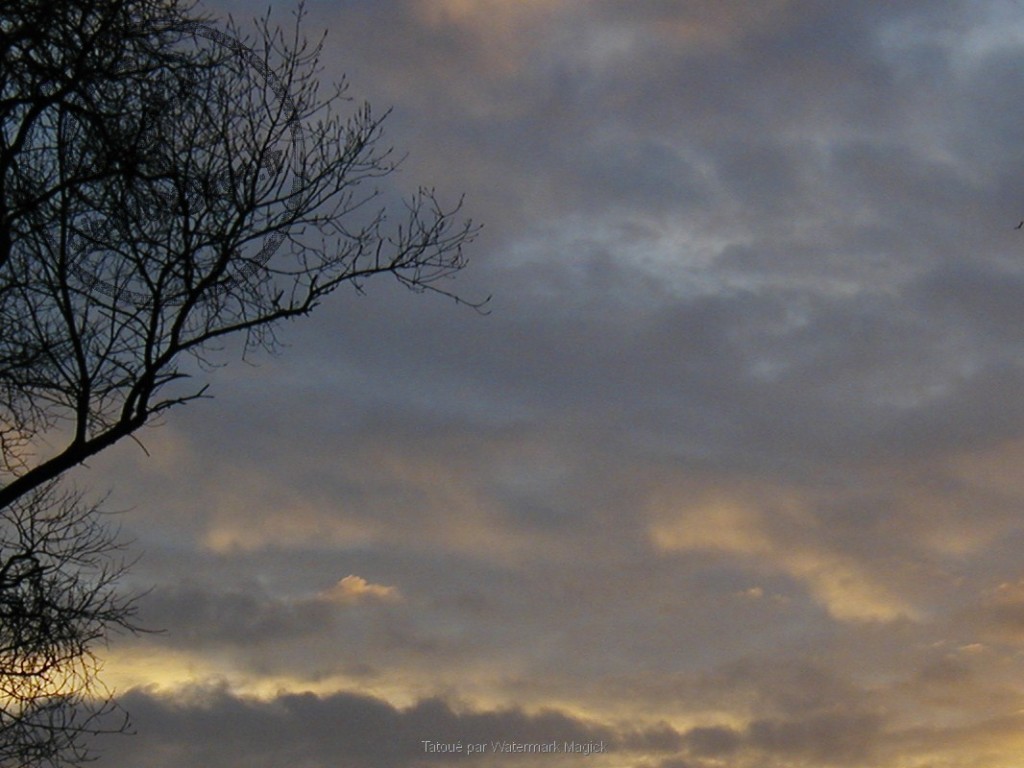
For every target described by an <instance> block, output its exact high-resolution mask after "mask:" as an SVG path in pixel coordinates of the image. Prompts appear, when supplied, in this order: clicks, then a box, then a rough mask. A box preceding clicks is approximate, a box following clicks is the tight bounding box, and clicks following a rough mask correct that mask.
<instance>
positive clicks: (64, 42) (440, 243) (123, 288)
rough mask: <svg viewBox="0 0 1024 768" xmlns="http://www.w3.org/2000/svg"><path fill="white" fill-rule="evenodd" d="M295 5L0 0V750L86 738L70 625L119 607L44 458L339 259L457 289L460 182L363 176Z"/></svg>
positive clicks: (86, 672) (149, 396)
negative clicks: (443, 192)
mask: <svg viewBox="0 0 1024 768" xmlns="http://www.w3.org/2000/svg"><path fill="white" fill-rule="evenodd" d="M301 26H302V11H301V6H300V8H299V9H298V11H297V12H296V18H295V24H294V29H293V30H292V31H291V32H289V34H288V35H287V36H286V35H285V34H284V33H283V32H281V31H280V30H279V29H278V28H277V27H274V26H272V24H271V22H270V18H269V15H268V16H267V17H264V18H263V19H259V20H257V21H256V24H255V27H254V29H255V32H254V34H253V35H252V36H251V37H246V36H243V35H242V34H241V33H240V31H239V29H238V28H237V27H236V26H235V25H234V24H233V23H229V24H228V25H227V26H226V27H224V28H220V27H217V26H216V25H214V24H212V23H211V22H210V20H209V19H207V18H205V17H203V16H201V15H199V14H197V13H196V12H195V8H194V6H192V5H191V4H189V3H188V2H187V1H186V0H17V2H11V1H10V0H0V55H2V57H3V58H2V67H0V612H2V613H0V766H3V767H4V768H7V766H23V765H24V766H28V765H40V764H46V763H50V764H53V765H59V764H61V762H62V761H64V762H75V761H77V760H79V759H81V758H82V757H83V756H84V755H85V751H84V747H82V743H83V742H82V738H83V736H84V735H85V734H87V733H89V732H91V731H95V730H97V728H99V727H100V726H99V720H97V718H98V717H99V716H100V715H101V714H102V713H104V712H106V711H107V710H108V709H109V699H106V698H104V697H103V696H99V697H97V695H96V694H97V688H96V686H98V681H97V680H96V676H95V672H96V668H95V665H94V657H93V656H92V653H93V650H92V649H93V647H94V645H95V643H96V642H97V641H99V640H101V639H103V638H105V637H106V634H107V632H108V631H109V630H111V629H114V628H117V627H124V628H127V627H129V626H130V617H131V613H132V610H133V608H132V603H131V602H130V601H127V602H126V601H119V600H118V599H117V598H116V592H115V588H114V585H115V582H116V580H117V578H118V576H119V575H121V572H122V569H121V566H119V565H114V564H113V563H114V560H113V559H111V556H112V555H113V554H114V553H116V552H117V545H116V541H115V539H114V538H113V537H112V536H110V535H108V533H107V529H106V528H105V527H104V526H103V525H102V524H101V521H100V518H99V517H98V514H99V513H98V511H97V510H96V509H95V508H94V507H92V506H88V505H83V504H82V501H81V498H80V496H78V495H76V494H67V493H62V492H60V491H59V486H58V485H57V483H58V482H59V481H60V479H61V478H62V476H63V475H64V474H65V473H66V472H67V471H68V470H69V469H71V468H73V467H75V466H76V465H78V464H80V463H82V462H83V461H85V460H87V459H88V458H89V457H91V456H94V455H95V454H96V453H98V452H100V451H102V450H104V449H106V448H108V447H109V446H111V445H113V444H114V443H116V442H118V441H120V440H122V439H124V438H126V437H133V438H134V439H137V438H135V433H136V432H138V430H140V429H141V428H142V427H143V426H144V425H146V424H148V423H151V422H152V421H153V420H154V419H155V418H156V417H159V416H160V415H161V414H164V413H165V412H167V411H168V410H170V409H172V408H174V407H175V406H178V405H182V404H185V403H188V402H190V401H192V400H195V399H197V398H200V397H204V396H206V395H205V393H206V389H207V385H206V384H205V383H203V382H202V381H197V380H196V378H197V377H199V378H201V377H202V375H203V373H204V372H206V371H208V370H209V367H210V366H213V365H215V364H216V363H217V362H218V361H217V354H218V353H219V352H220V351H222V347H223V345H224V344H225V343H226V341H227V340H228V339H230V338H232V337H238V338H240V339H243V340H244V349H245V350H246V351H249V350H252V349H254V348H261V349H265V350H269V351H271V352H273V351H275V350H276V349H277V338H276V336H275V331H276V329H277V328H278V327H279V326H280V324H281V323H282V322H284V321H286V320H290V319H294V318H298V317H303V316H305V315H308V314H309V313H310V312H311V311H312V310H313V309H315V308H316V307H317V306H318V305H319V304H320V303H321V302H322V301H323V300H324V299H325V298H326V297H327V296H328V295H330V294H331V293H333V292H334V291H336V290H337V289H338V288H339V287H341V286H342V285H344V284H346V283H347V284H349V285H350V286H352V287H353V288H354V289H355V290H356V291H361V290H362V287H363V284H364V281H365V280H367V279H369V278H370V277H373V276H375V275H391V276H392V277H394V278H395V279H397V280H398V281H399V282H400V283H401V284H403V285H405V286H406V287H408V288H410V289H412V290H414V291H433V292H437V293H440V294H443V295H445V296H448V297H451V298H453V299H455V300H456V301H458V302H461V303H464V304H470V305H471V306H474V307H477V308H479V307H480V306H481V305H482V302H479V303H474V302H467V301H464V300H463V299H461V298H460V297H458V296H457V295H455V294H454V293H452V292H451V290H450V289H449V288H448V287H447V286H448V283H446V282H444V281H445V280H446V279H447V278H449V277H452V276H453V275H454V274H455V273H457V272H458V271H459V270H461V269H462V268H463V266H464V265H465V260H464V257H463V250H462V249H463V246H464V245H465V244H466V243H467V242H469V241H470V240H471V239H472V238H473V237H474V235H475V233H476V229H475V228H474V227H473V226H472V224H471V223H470V222H468V221H464V222H463V221H457V220H456V217H457V216H458V215H459V210H460V207H461V200H458V201H456V202H455V203H454V204H453V205H451V206H448V207H445V206H443V205H442V204H441V203H440V202H439V200H438V198H437V197H436V196H435V195H434V193H433V191H432V190H429V189H422V188H421V189H420V190H419V191H418V192H417V193H416V194H414V195H412V196H411V197H409V198H407V199H405V200H404V201H401V200H397V199H393V198H391V197H389V196H388V195H387V194H386V193H384V192H382V191H381V190H380V189H379V188H378V185H379V184H380V183H381V180H382V179H384V178H385V177H388V176H390V175H391V174H392V173H394V171H395V170H396V168H397V165H398V160H399V158H397V157H396V156H395V154H394V153H393V151H392V150H391V149H390V148H388V147H386V146H384V145H383V137H382V126H383V121H384V119H385V118H386V116H387V113H386V112H385V113H384V114H382V115H378V114H375V113H374V112H372V111H371V109H370V107H369V106H368V105H365V104H362V105H358V104H355V103H353V102H352V100H351V99H350V98H349V97H348V96H347V87H346V84H345V83H344V82H341V83H338V84H336V85H335V86H334V88H333V90H332V91H330V92H329V93H328V94H327V95H326V96H321V95H320V93H319V90H318V86H319V78H320V75H321V68H320V63H319V62H320V57H321V54H322V51H323V47H322V46H323V40H321V41H320V42H319V43H316V44H311V43H309V42H308V41H307V40H306V39H305V38H304V37H303V36H302V33H301ZM388 201H390V202H388ZM44 443H45V444H46V445H48V446H50V449H48V450H47V451H46V452H45V453H44V452H42V451H40V454H41V455H37V453H36V451H37V450H38V446H40V445H42V444H44ZM90 702H92V704H90ZM95 702H99V703H98V704H96V703H95Z"/></svg>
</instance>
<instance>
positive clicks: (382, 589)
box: [317, 574, 402, 605]
mask: <svg viewBox="0 0 1024 768" xmlns="http://www.w3.org/2000/svg"><path fill="white" fill-rule="evenodd" d="M317 597H318V598H319V599H321V600H326V601H327V602H329V603H338V604H341V605H346V604H351V603H361V602H374V601H382V602H395V601H397V600H401V599H402V597H401V594H400V593H399V592H398V589H396V588H395V587H386V586H384V585H382V584H371V583H369V582H368V581H367V580H366V579H364V578H362V577H361V576H356V575H354V574H350V575H348V576H346V577H345V578H343V579H341V580H339V581H338V582H337V583H336V584H334V585H333V586H331V587H329V588H328V589H325V590H324V591H323V592H321V593H320V594H319V595H317Z"/></svg>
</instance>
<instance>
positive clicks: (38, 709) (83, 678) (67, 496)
mask: <svg viewBox="0 0 1024 768" xmlns="http://www.w3.org/2000/svg"><path fill="white" fill-rule="evenodd" d="M121 551H122V546H121V544H120V543H119V542H118V540H117V532H116V529H114V528H112V527H110V526H108V525H106V524H105V523H104V521H103V519H102V517H101V516H100V513H99V510H98V509H97V507H95V506H91V505H85V504H83V502H82V497H81V495H80V494H78V493H75V492H62V491H60V490H59V489H58V487H57V485H56V483H49V484H47V485H45V486H42V487H39V488H36V489H34V490H33V491H31V492H30V493H28V494H26V495H24V496H22V497H21V498H19V499H17V500H16V501H14V502H13V503H11V504H10V505H8V506H7V507H5V508H3V509H2V510H0V765H2V766H4V767H5V768H22V767H23V766H24V767H27V766H38V765H62V764H76V763H79V762H81V761H83V760H86V759H87V758H88V757H89V749H88V741H87V737H89V736H92V735H95V734H97V733H101V732H105V731H120V730H122V729H123V728H124V727H125V726H126V724H127V718H126V716H125V715H123V714H121V715H118V712H117V708H116V705H115V704H114V703H113V701H112V699H111V698H110V696H109V695H108V694H107V692H106V691H105V690H104V689H103V687H102V685H101V684H100V682H99V679H98V678H97V675H96V672H97V669H98V661H97V660H96V657H95V656H94V653H93V647H94V645H95V644H96V643H97V642H99V641H102V640H103V639H104V638H106V637H107V635H108V634H109V633H110V632H111V631H112V630H117V629H127V630H133V629H134V627H133V626H132V623H131V619H132V617H133V615H134V612H135V607H134V600H133V599H132V598H130V597H126V596H124V595H121V594H119V593H118V591H117V582H118V579H119V578H120V576H121V575H122V573H123V572H124V569H125V563H124V561H123V560H121V559H120V554H121ZM111 716H113V717H111Z"/></svg>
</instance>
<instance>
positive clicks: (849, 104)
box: [75, 0, 1024, 768]
mask: <svg viewBox="0 0 1024 768" xmlns="http://www.w3.org/2000/svg"><path fill="white" fill-rule="evenodd" d="M205 7H206V8H207V9H209V10H210V11H211V12H214V13H215V14H217V15H220V16H222V17H223V16H224V15H225V14H226V13H227V12H229V11H230V12H233V13H235V14H236V15H237V17H238V19H239V21H240V22H242V23H243V24H244V23H246V22H247V21H248V19H249V17H250V15H251V13H252V10H251V8H250V7H248V6H247V4H244V3H242V2H235V3H231V2H229V0H221V2H219V3H216V4H210V5H208V6H205ZM291 10H292V7H291V6H290V5H288V4H287V3H276V4H275V17H276V18H278V19H279V20H280V21H281V22H282V23H285V24H286V23H288V21H289V17H288V13H289V12H290V11H291ZM307 10H308V17H307V19H306V21H305V29H306V30H307V31H308V32H309V33H310V35H311V36H316V35H317V34H319V33H320V32H321V31H323V30H327V32H328V36H327V40H326V47H325V51H324V58H323V62H322V63H323V66H324V72H323V76H322V77H323V79H324V81H325V83H328V82H331V81H333V80H337V79H339V78H340V77H341V76H342V75H343V74H346V75H347V77H348V79H349V82H350V84H351V91H350V93H351V94H352V95H354V96H356V97H357V98H359V99H363V98H365V99H367V100H369V101H370V102H371V103H372V104H373V105H374V107H375V108H377V109H378V110H383V109H385V108H387V107H389V106H390V107H393V112H392V113H391V115H390V116H389V117H388V119H387V121H386V134H387V140H388V142H390V143H392V144H394V145H395V147H396V148H398V149H399V150H400V151H402V152H408V157H407V159H406V161H405V162H404V164H403V166H402V170H401V172H400V173H399V174H397V175H396V176H395V177H394V178H393V179H391V180H390V181H389V182H388V183H393V184H394V185H395V186H394V189H396V190H408V191H411V190H414V189H415V188H416V187H417V186H418V185H421V184H426V185H431V186H433V187H435V188H436V190H437V192H438V195H439V196H440V197H441V198H442V199H443V200H448V201H456V200H458V198H459V196H460V195H461V194H463V193H464V194H465V207H464V213H465V214H466V215H467V216H471V217H472V218H473V220H474V221H476V222H479V223H481V224H483V230H482V232H481V234H480V236H479V238H478V239H477V241H476V242H475V243H474V244H473V245H472V246H471V247H470V248H469V249H468V251H467V253H468V256H469V257H470V264H469V266H468V267H467V268H466V269H465V270H464V271H463V272H462V273H461V274H460V275H459V277H458V278H457V280H456V281H455V282H454V283H452V284H451V287H452V288H453V289H454V290H456V291H457V292H458V293H459V294H460V295H462V296H465V297H466V298H468V299H470V300H472V299H477V298H481V297H483V296H486V295H492V296H493V298H492V300H491V302H490V304H489V310H490V313H489V314H487V315H481V314H478V313H476V312H474V311H472V310H471V309H469V308H467V307H463V306H458V305H456V304H455V303H453V302H451V301H450V300H446V299H444V298H443V297H438V296H431V295H415V294H412V293H410V292H408V291H405V290H404V289H403V288H402V287H401V286H399V285H397V284H394V283H393V282H388V281H387V280H386V279H380V280H374V281H371V282H370V283H368V284H367V285H366V291H365V295H359V294H357V293H356V292H355V291H347V290H342V291H340V292H339V293H337V294H336V295H335V296H333V297H332V299H333V300H332V301H329V302H326V303H325V304H324V306H322V307H321V308H320V309H318V310H317V312H316V313H315V314H314V315H312V316H311V317H310V318H308V319H305V320H302V321H300V322H296V323H294V324H292V325H289V326H287V327H286V328H284V329H283V335H282V338H283V340H284V341H285V342H286V343H287V345H288V346H287V347H286V348H285V349H283V350H282V352H281V354H280V355H278V356H276V357H271V356H268V355H257V356H256V357H255V358H254V359H253V361H252V362H253V364H247V363H244V362H241V361H240V360H239V359H238V356H237V355H233V354H232V353H233V351H234V350H227V351H226V352H225V355H224V360H225V361H230V364H229V365H227V366H225V367H223V368H220V369H218V370H216V371H214V372H212V373H210V374H209V375H208V380H209V382H210V383H211V393H212V394H213V395H214V396H215V397H214V399H212V400H209V401H203V402H198V403H194V404H190V405H188V406H187V407H184V408H181V409H178V410H176V411H172V412H171V413H169V414H168V415H167V416H166V418H165V419H163V423H162V424H161V425H159V426H157V427H155V428H152V429H146V430H145V431H144V432H143V433H142V434H141V435H140V438H141V440H142V442H143V443H144V444H145V446H146V448H147V449H148V451H149V453H150V455H149V456H146V455H145V454H144V453H143V452H142V451H141V450H140V449H139V447H138V446H137V445H135V444H133V443H131V442H125V443H123V444H119V445H118V446H116V447H115V448H113V449H111V450H109V451H107V452H105V453H104V454H102V455H100V456H98V457H96V458H95V459H94V460H92V461H91V462H90V464H89V467H88V469H83V470H80V471H78V472H77V473H76V475H75V481H76V482H77V483H78V484H79V485H80V486H86V487H89V488H92V489H93V490H94V491H96V492H97V493H99V492H103V491H107V490H109V491H110V496H109V500H108V502H107V506H108V507H110V508H112V509H117V510H121V512H120V514H119V515H118V517H117V520H118V522H119V523H120V524H121V526H122V528H123V530H124V533H125V536H126V537H128V538H130V539H132V540H133V542H134V543H133V544H132V545H131V551H132V553H133V554H137V555H138V557H139V560H138V562H137V563H136V564H135V566H134V567H133V569H132V572H131V576H130V579H129V581H128V582H127V583H126V587H127V588H132V589H138V590H149V591H148V593H147V594H146V595H145V596H144V597H143V598H142V600H141V603H140V610H141V613H140V619H141V620H142V622H143V623H144V624H145V625H146V626H148V627H151V628H155V629H163V630H164V631H163V632H161V633H148V634H140V635H138V636H134V637H132V636H115V637H113V638H112V639H111V642H110V646H109V648H106V649H103V650H102V652H101V655H102V657H103V658H104V659H105V664H106V666H105V669H104V679H105V680H106V682H107V683H108V684H110V685H111V686H112V687H113V688H115V689H116V690H117V691H118V694H119V699H120V701H121V703H122V704H123V705H124V706H125V708H127V709H128V710H129V711H130V712H131V714H132V716H133V720H134V724H135V730H136V731H137V733H136V735H134V736H130V737H110V738H105V739H103V740H101V742H100V743H99V744H98V745H97V746H98V747H99V749H100V750H101V752H102V753H103V760H102V764H103V765H107V766H111V768H122V767H123V768H129V767H130V768H172V766H173V768H200V767H201V766H202V767H204V768H206V767H208V766H217V767H218V768H242V766H245V767H246V768H272V767H273V768H278V767H279V766H285V765H287V766H292V767H293V768H328V767H330V768H420V767H421V766H422V767H427V766H436V767H437V768H449V767H450V766H451V767H454V766H464V767H465V768H491V767H493V766H508V767H509V768H519V766H523V767H526V766H530V767H531V768H532V767H533V766H544V767H545V768H563V766H578V765H586V766H592V768H714V767H718V766H728V767H729V768H755V767H756V768H799V767H802V766H815V767H820V766H868V765H870V766H874V767H877V768H1015V767H1016V766H1019V765H1020V762H1019V761H1020V757H1019V756H1020V754H1022V753H1024V472H1021V471H1020V467H1021V466H1022V464H1024V397H1022V396H1021V395H1022V393H1024V301H1021V298H1022V296H1024V232H1018V231H1015V227H1016V225H1017V224H1018V222H1019V221H1020V219H1021V218H1024V98H1020V95H1021V94H1022V93H1024V3H1019V2H1003V1H1001V0H972V1H969V0H948V1H943V2H934V0H929V2H923V1H918V0H903V1H902V2H899V3H893V2H875V1H874V0H858V1H856V2H854V1H853V0H833V1H829V0H814V1H813V2H812V1H810V0H806V1H802V0H686V1H685V2H684V1H682V0H680V1H679V2H672V1H671V0H630V1H629V2H626V0H587V1H584V0H373V1H372V2H369V1H367V0H343V1H342V2H336V1H335V2H328V1H327V0H315V1H314V0H310V2H309V3H308V4H307ZM513 742H514V743H516V744H521V745H543V744H550V743H552V742H553V743H555V744H557V746H558V747H559V748H560V751H559V752H558V753H543V754H538V753H535V752H534V753H530V752H522V753H511V754H510V753H502V752H500V751H499V750H498V746H497V745H498V744H500V743H510V744H511V743H513ZM572 742H575V743H576V744H578V745H587V744H589V745H592V746H593V745H597V746H596V749H598V750H599V751H598V752H597V753H595V754H590V755H582V754H567V753H566V748H565V745H566V743H572ZM460 744H461V745H462V747H463V751H462V752H455V753H451V752H447V751H442V748H441V747H440V746H438V745H444V749H445V750H447V749H449V748H453V747H457V746H458V745H460ZM471 746H472V747H475V748H476V749H477V751H476V752H475V753H474V754H468V751H469V750H470V748H471Z"/></svg>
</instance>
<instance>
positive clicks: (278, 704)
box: [109, 685, 678, 768]
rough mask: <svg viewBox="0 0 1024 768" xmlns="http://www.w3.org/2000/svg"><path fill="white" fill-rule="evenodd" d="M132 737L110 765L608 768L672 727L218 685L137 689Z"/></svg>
mask: <svg viewBox="0 0 1024 768" xmlns="http://www.w3.org/2000/svg"><path fill="white" fill-rule="evenodd" d="M122 703H123V704H124V706H125V707H126V708H127V709H128V710H129V711H131V713H132V716H133V719H134V721H135V723H136V726H137V728H138V730H139V735H137V736H135V737H132V738H130V739H125V740H124V742H123V744H122V747H123V748H122V749H119V750H118V753H117V755H116V756H114V757H113V759H111V760H109V763H110V765H112V766H115V767H116V766H129V765H131V766H145V768H163V767H164V766H176V767H177V768H191V767H192V766H196V768H198V767H199V766H208V765H222V766H225V768H232V767H233V766H239V767H240V766H256V767H262V766H267V768H270V766H279V765H297V766H304V767H308V768H314V767H317V768H319V767H320V766H323V767H324V768H326V766H341V768H345V767H347V766H362V767H363V768H372V767H375V766H382V767H385V766H420V765H469V766H473V765H478V766H480V765H494V764H495V761H497V760H501V761H503V762H506V761H508V762H512V764H519V763H520V761H519V760H517V756H516V755H504V754H499V755H495V753H494V749H493V748H492V744H493V743H494V742H501V741H508V742H513V741H514V742H519V743H551V742H557V743H558V745H559V748H560V749H561V748H562V747H563V746H564V743H565V742H576V743H578V744H588V743H589V744H599V743H601V742H604V745H605V749H606V750H607V751H608V756H607V757H605V758H604V759H602V758H598V757H596V756H595V757H593V758H592V760H593V762H594V764H595V765H607V764H610V763H609V761H614V760H616V759H618V758H616V757H615V753H616V752H618V753H619V754H622V753H623V752H625V753H627V754H628V753H634V754H635V753H636V751H637V750H643V751H644V752H646V753H648V754H657V753H659V752H664V751H665V750H666V749H671V748H672V747H673V746H674V745H675V743H676V742H677V741H678V736H677V737H676V738H675V739H673V740H670V741H671V742H672V743H671V744H665V735H666V734H668V733H670V732H671V731H670V729H667V728H666V727H664V726H661V727H660V728H659V727H654V728H652V729H649V730H644V729H640V730H634V729H620V728H617V727H615V726H611V725H602V724H599V723H594V722H589V721H586V720H583V719H579V718H576V717H574V716H571V715H568V714H565V713H562V712H559V711H556V710H552V709H549V710H545V711H540V712H535V713H527V712H524V711H522V710H519V709H516V708H505V709H498V710H490V711H479V710H465V709H461V708H459V709H457V708H454V707H453V706H452V705H451V704H449V703H447V702H445V701H442V700H440V699H437V698H433V699H425V700H421V701H419V702H417V703H415V704H413V705H411V706H409V707H405V708H398V707H394V706H391V705H390V704H388V703H387V702H385V701H382V700H380V699H377V698H373V697H369V696H363V695H357V694H351V693H336V694H332V695H329V696H322V697H318V696H313V695H311V694H296V695H292V694H289V695H280V696H277V697H274V698H272V699H269V700H259V699H253V698H245V697H239V696H236V695H235V694H233V693H231V692H230V691H229V690H228V689H227V688H225V687H224V686H223V685H212V686H205V687H193V688H190V689H186V690H181V691H178V692H177V693H174V694H166V693H165V694H155V693H153V692H149V691H146V690H143V689H136V690H134V691H132V692H130V693H129V694H127V695H125V696H124V697H123V698H122ZM424 741H429V742H432V743H443V744H452V745H454V744H457V743H462V744H463V745H468V744H470V743H474V744H485V745H486V747H487V749H486V751H485V752H484V753H483V754H479V755H477V756H475V757H474V756H468V755H467V754H466V753H465V751H463V753H461V754H456V755H455V756H454V757H453V758H450V757H446V756H445V755H443V754H437V753H431V752H428V751H427V750H426V748H425V747H424ZM544 758H545V764H549V765H552V766H559V767H561V766H568V765H575V764H578V761H579V760H580V756H579V755H574V754H569V755H565V753H564V752H563V753H560V754H558V755H550V756H549V755H545V756H544Z"/></svg>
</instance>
